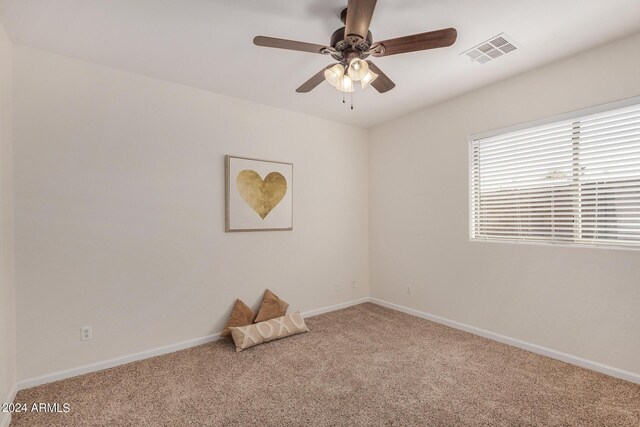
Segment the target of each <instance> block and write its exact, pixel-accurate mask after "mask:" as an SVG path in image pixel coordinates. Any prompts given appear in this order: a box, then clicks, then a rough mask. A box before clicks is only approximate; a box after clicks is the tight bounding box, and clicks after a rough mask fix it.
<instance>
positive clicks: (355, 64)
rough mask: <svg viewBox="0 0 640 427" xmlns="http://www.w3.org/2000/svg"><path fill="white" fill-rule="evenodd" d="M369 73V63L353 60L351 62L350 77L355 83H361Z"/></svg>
mask: <svg viewBox="0 0 640 427" xmlns="http://www.w3.org/2000/svg"><path fill="white" fill-rule="evenodd" d="M368 72H369V64H367V61H363V60H362V59H358V58H353V59H352V60H351V62H349V71H348V72H347V74H349V77H351V80H353V81H356V82H357V81H360V80H362V78H363V77H364V76H366V75H367V73H368Z"/></svg>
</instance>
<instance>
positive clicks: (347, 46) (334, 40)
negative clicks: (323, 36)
mask: <svg viewBox="0 0 640 427" xmlns="http://www.w3.org/2000/svg"><path fill="white" fill-rule="evenodd" d="M344 31H345V27H341V28H338V29H337V30H335V31H334V32H333V34H332V35H331V42H330V46H331V47H332V48H334V49H335V50H336V51H337V52H339V54H334V55H332V56H333V57H334V58H335V59H337V60H339V61H340V60H344V59H346V58H344V55H342V53H343V52H346V51H349V50H352V51H355V52H357V53H358V55H359V56H360V58H365V57H367V56H369V55H365V53H366V52H367V51H369V48H370V47H371V44H372V43H373V36H372V35H371V31H368V32H367V38H366V39H359V40H358V42H357V43H356V44H355V45H352V44H351V43H349V42H348V41H347V40H345V37H344Z"/></svg>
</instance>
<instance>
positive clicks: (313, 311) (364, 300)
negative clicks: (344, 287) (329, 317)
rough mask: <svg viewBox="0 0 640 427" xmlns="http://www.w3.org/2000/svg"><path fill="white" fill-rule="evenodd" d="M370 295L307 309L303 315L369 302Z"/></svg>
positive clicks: (315, 314)
mask: <svg viewBox="0 0 640 427" xmlns="http://www.w3.org/2000/svg"><path fill="white" fill-rule="evenodd" d="M369 301H370V298H369V297H364V298H360V299H355V300H353V301H347V302H342V303H340V304H336V305H331V306H329V307H323V308H317V309H315V310H309V311H305V312H304V313H301V314H302V317H313V316H317V315H319V314H323V313H329V312H330V311H336V310H342V309H343V308H347V307H351V306H352V305H358V304H362V303H365V302H369Z"/></svg>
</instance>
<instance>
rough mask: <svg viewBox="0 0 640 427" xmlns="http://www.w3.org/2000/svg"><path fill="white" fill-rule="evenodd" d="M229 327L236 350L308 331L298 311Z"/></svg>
mask: <svg viewBox="0 0 640 427" xmlns="http://www.w3.org/2000/svg"><path fill="white" fill-rule="evenodd" d="M229 329H231V336H232V337H233V341H234V342H235V344H236V351H237V352H238V351H242V350H244V349H247V348H249V347H253V346H254V345H258V344H262V343H265V342H269V341H273V340H278V339H280V338H285V337H288V336H291V335H297V334H301V333H303V332H309V328H307V325H306V324H305V323H304V319H303V318H302V315H301V314H300V312H299V311H296V312H295V313H293V314H289V315H287V316H282V317H278V318H277V319H271V320H267V321H265V322H260V323H254V324H253V325H248V326H234V327H231V328H229Z"/></svg>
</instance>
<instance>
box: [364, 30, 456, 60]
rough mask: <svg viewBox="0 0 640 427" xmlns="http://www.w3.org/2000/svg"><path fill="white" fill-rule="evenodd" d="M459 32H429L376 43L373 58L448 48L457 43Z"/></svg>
mask: <svg viewBox="0 0 640 427" xmlns="http://www.w3.org/2000/svg"><path fill="white" fill-rule="evenodd" d="M457 37H458V32H457V31H456V29H455V28H446V29H444V30H437V31H429V32H428V33H420V34H413V35H411V36H405V37H398V38H395V39H390V40H384V41H381V42H375V43H374V44H373V46H371V50H370V52H371V54H372V55H373V56H377V57H380V56H389V55H397V54H399V53H407V52H417V51H419V50H427V49H436V48H438V47H447V46H451V45H452V44H454V43H455V41H456V38H457Z"/></svg>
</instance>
